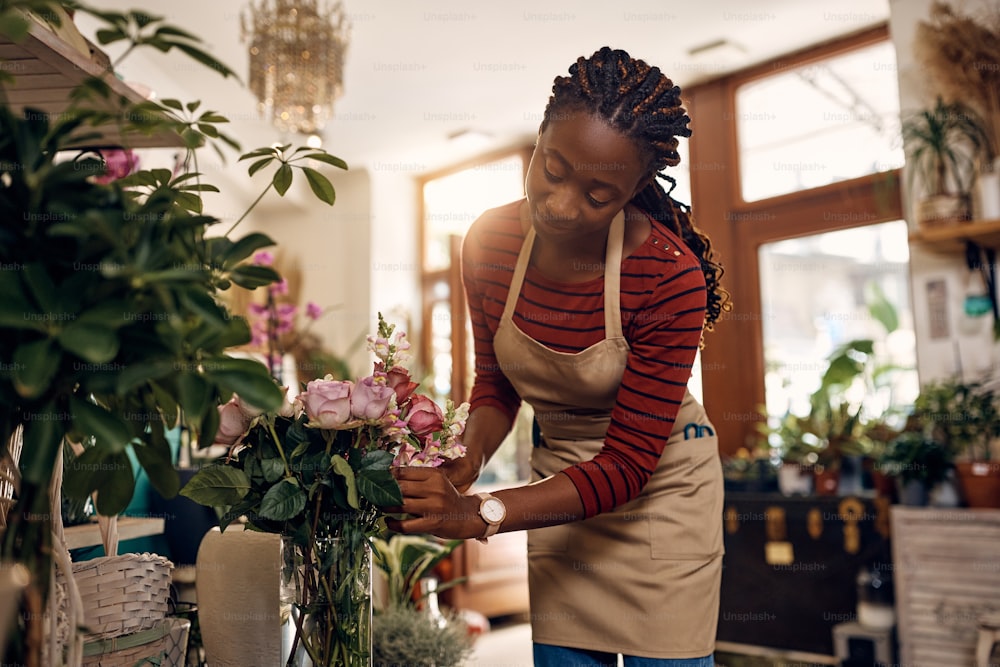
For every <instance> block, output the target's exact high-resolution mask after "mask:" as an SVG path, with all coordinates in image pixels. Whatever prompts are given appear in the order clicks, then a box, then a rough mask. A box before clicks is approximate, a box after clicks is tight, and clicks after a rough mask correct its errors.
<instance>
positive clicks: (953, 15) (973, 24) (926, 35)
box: [913, 0, 1000, 218]
mask: <svg viewBox="0 0 1000 667" xmlns="http://www.w3.org/2000/svg"><path fill="white" fill-rule="evenodd" d="M913 45H914V46H913V50H914V55H915V56H916V59H917V62H918V63H919V64H920V66H921V68H922V69H921V71H922V72H923V73H925V74H926V78H927V81H928V82H929V84H930V86H931V87H932V89H933V90H934V91H935V92H936V93H937V94H939V95H941V96H942V97H943V98H944V100H945V102H948V103H951V102H962V103H964V104H967V105H968V106H970V107H972V108H973V109H974V110H975V111H976V112H977V113H978V115H979V116H980V117H981V118H982V119H984V121H985V123H984V124H983V129H984V131H985V134H986V137H987V139H988V141H987V144H986V145H985V146H984V148H985V149H986V150H984V151H983V153H982V155H981V157H982V160H981V162H980V164H979V178H978V179H977V181H978V182H977V184H976V186H977V187H976V190H977V193H978V195H979V196H978V198H977V199H978V206H977V207H976V208H978V210H977V211H974V212H975V214H976V215H977V216H980V217H984V218H997V217H1000V160H998V156H1000V68H998V67H997V63H998V62H1000V12H997V11H996V10H995V8H992V9H986V8H985V5H984V10H983V11H980V12H970V11H964V10H963V9H962V8H960V7H959V6H956V5H953V4H951V3H947V2H941V1H940V0H938V1H936V2H934V3H933V4H932V5H931V8H930V13H929V15H928V18H927V19H926V20H923V21H920V22H919V23H917V32H916V38H915V39H914V40H913Z"/></svg>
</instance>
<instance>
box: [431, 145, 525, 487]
mask: <svg viewBox="0 0 1000 667" xmlns="http://www.w3.org/2000/svg"><path fill="white" fill-rule="evenodd" d="M529 158H530V151H529V150H527V149H526V150H523V151H521V150H519V151H514V152H508V153H507V154H505V155H499V156H494V157H492V158H486V159H484V160H481V161H478V162H476V163H473V164H471V165H469V166H466V167H460V168H456V169H451V170H447V171H445V172H444V173H442V174H439V175H436V176H431V177H429V178H427V179H426V180H425V181H424V183H423V187H422V190H421V198H422V204H423V232H422V247H423V249H422V253H421V264H422V266H421V280H422V294H423V308H422V312H423V327H422V328H421V331H422V337H421V360H422V365H423V367H424V368H425V369H426V370H427V378H426V379H424V380H423V384H424V385H425V386H427V387H430V388H431V389H432V390H433V394H435V396H436V398H437V399H438V400H443V399H445V398H451V399H452V400H454V401H455V402H456V403H459V402H461V401H464V400H467V399H468V397H469V393H470V391H471V389H472V382H473V377H474V368H475V366H474V362H475V359H474V352H473V346H472V325H471V323H470V322H469V318H468V315H467V312H466V309H465V293H464V289H463V286H462V281H461V265H460V256H461V255H460V253H461V247H462V239H463V238H464V237H465V233H466V232H467V231H468V229H469V226H470V225H471V224H472V223H473V222H474V221H475V220H476V218H478V217H479V216H480V214H482V213H483V212H484V211H486V210H487V209H490V208H493V207H495V206H500V205H501V204H506V203H508V202H511V201H514V200H515V199H518V198H520V197H523V196H524V175H525V169H526V168H527V164H528V159H529ZM530 443H531V411H530V409H529V408H528V407H527V406H524V408H523V409H522V410H521V413H520V414H519V416H518V421H517V423H516V424H515V425H514V429H513V432H512V433H511V435H510V436H509V437H508V439H507V441H506V442H504V444H503V445H501V447H500V449H499V450H498V452H497V454H496V455H495V456H494V457H493V459H492V460H491V461H490V464H489V466H488V467H487V468H486V470H484V471H483V474H482V475H481V476H480V480H481V481H482V482H483V483H487V484H488V483H493V482H498V483H499V482H516V481H523V480H525V479H526V478H527V477H528V468H527V453H528V451H529V447H530Z"/></svg>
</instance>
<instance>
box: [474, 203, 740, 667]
mask: <svg viewBox="0 0 1000 667" xmlns="http://www.w3.org/2000/svg"><path fill="white" fill-rule="evenodd" d="M529 215H530V214H529V213H528V211H527V208H526V206H522V208H521V216H522V221H525V222H527V220H526V219H525V218H526V216H529ZM624 227H625V224H624V215H623V214H622V213H619V214H618V216H616V217H615V219H614V221H613V222H612V224H611V229H610V232H609V236H608V247H607V258H606V264H605V267H606V268H605V275H604V327H605V340H603V341H601V342H599V343H595V344H594V345H592V346H590V347H588V348H587V349H585V350H583V351H582V352H579V353H576V354H569V353H564V352H557V351H554V350H552V349H550V348H547V347H545V346H544V345H542V344H541V343H539V342H537V341H535V340H533V339H532V338H529V337H528V336H527V335H526V334H525V333H524V332H522V331H521V330H520V329H518V327H517V325H515V324H514V322H513V321H512V319H511V317H512V315H513V312H514V308H515V306H516V304H517V300H518V296H519V294H520V291H521V286H522V284H523V282H524V274H525V271H526V269H527V265H528V260H529V258H530V256H531V247H532V244H533V242H534V238H535V233H534V229H533V228H529V230H528V233H527V236H526V238H525V240H524V243H523V245H522V247H521V253H520V256H519V257H518V261H517V265H516V266H515V269H514V276H513V278H512V279H511V285H510V290H509V292H508V295H507V304H506V308H505V309H504V313H503V317H502V318H501V320H500V323H499V326H498V328H497V333H496V336H495V337H494V349H495V352H496V357H497V360H498V363H499V364H500V367H501V368H502V369H503V370H504V373H505V374H506V376H507V377H508V378H509V379H510V381H511V383H512V384H513V386H514V388H515V389H516V390H517V392H518V393H519V394H520V396H521V398H522V399H523V400H524V401H526V402H527V403H528V404H530V405H531V406H532V407H533V408H534V410H535V416H536V419H537V420H538V423H539V427H540V429H541V432H542V437H543V441H542V444H541V446H538V447H535V448H534V449H533V451H532V455H531V467H532V471H533V473H532V481H536V480H538V479H543V478H545V477H548V476H551V475H554V474H556V473H558V472H559V471H561V470H563V469H565V468H567V467H569V466H571V465H573V464H575V463H578V462H581V461H587V460H590V459H591V458H593V457H594V456H595V455H596V454H597V453H598V452H599V451H600V450H601V448H602V447H603V445H604V437H605V434H606V432H607V429H608V425H609V423H610V419H611V410H612V408H613V406H614V403H615V397H616V395H617V393H618V386H619V385H620V384H621V379H622V374H623V372H624V369H625V362H626V358H627V356H628V352H629V348H628V343H627V342H626V340H625V338H624V336H623V334H622V326H621V313H620V309H619V291H620V290H619V288H620V271H621V258H622V246H623V240H624ZM685 427H687V428H685ZM722 510H723V485H722V466H721V463H720V460H719V453H718V442H717V440H716V437H715V435H714V431H713V430H712V429H711V427H710V424H709V421H708V419H707V417H706V415H705V411H704V409H703V408H702V407H701V405H700V404H699V403H698V402H697V401H696V400H695V399H694V398H693V397H692V396H691V395H690V394H689V393H687V392H685V395H684V401H683V404H682V405H681V408H680V411H679V413H678V415H677V420H676V422H675V424H674V428H673V431H672V433H671V435H670V438H669V440H668V441H667V446H666V448H665V449H664V450H663V456H662V457H661V459H660V463H659V464H658V466H657V468H656V470H655V471H654V473H653V475H652V478H651V479H650V480H649V483H648V484H647V485H646V487H645V488H644V489H643V491H642V493H641V494H640V496H639V497H637V498H635V499H633V500H632V501H630V502H628V503H626V504H624V505H621V506H620V507H618V508H617V509H615V510H613V511H610V512H605V513H603V514H599V515H597V516H595V517H592V518H590V519H587V520H585V521H577V522H573V523H568V524H564V525H559V526H551V527H549V528H540V529H536V530H531V531H528V578H529V588H530V599H531V624H532V639H533V641H535V642H539V643H543V644H555V645H559V646H569V647H574V648H582V649H591V650H600V651H609V652H613V653H622V654H625V655H637V656H642V657H649V658H698V657H702V656H706V655H709V654H710V653H712V652H713V651H714V649H715V632H716V625H717V622H718V611H719V587H720V582H721V576H722V553H723V546H722Z"/></svg>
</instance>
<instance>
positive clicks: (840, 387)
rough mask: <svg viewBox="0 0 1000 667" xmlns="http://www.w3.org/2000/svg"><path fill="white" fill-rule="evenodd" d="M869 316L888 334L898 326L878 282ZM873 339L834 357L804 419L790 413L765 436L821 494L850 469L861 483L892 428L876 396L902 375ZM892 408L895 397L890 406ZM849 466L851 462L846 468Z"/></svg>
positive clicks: (838, 351) (835, 486)
mask: <svg viewBox="0 0 1000 667" xmlns="http://www.w3.org/2000/svg"><path fill="white" fill-rule="evenodd" d="M867 301H868V312H869V314H870V316H871V317H872V319H873V320H875V321H877V322H878V323H879V324H880V325H881V326H882V328H883V329H885V331H886V333H892V332H893V331H895V330H896V328H897V327H898V324H899V320H898V316H897V312H896V309H895V307H894V306H893V305H892V303H891V302H889V300H888V299H887V298H886V297H885V295H884V293H883V292H882V290H881V289H880V288H879V287H878V285H877V284H876V283H871V284H870V285H869V286H868V295H867ZM875 347H876V346H875V340H874V339H871V338H858V339H853V340H849V341H847V342H845V343H843V344H841V345H840V346H838V347H837V348H836V349H834V351H833V352H831V353H830V355H829V356H828V357H827V360H826V361H827V366H826V368H825V369H824V371H823V374H822V376H821V377H820V383H819V387H817V389H816V390H815V391H814V392H813V393H812V394H811V395H810V397H809V412H808V413H807V414H805V415H795V414H792V413H787V414H785V415H784V416H782V417H781V418H780V419H777V420H771V421H772V422H773V423H774V424H775V425H774V426H767V427H764V429H763V432H764V433H765V434H766V435H767V437H768V441H769V442H770V443H771V446H772V447H773V448H774V449H775V451H776V454H777V456H778V457H779V458H780V460H781V461H782V462H784V463H792V464H796V465H797V466H799V468H800V469H804V468H809V469H811V470H812V472H813V477H814V490H815V492H816V493H818V494H826V495H829V494H835V493H838V492H839V491H840V490H841V489H840V488H839V486H840V478H841V475H842V473H843V472H844V469H845V468H846V467H847V465H845V464H848V465H852V466H854V467H855V469H854V470H852V471H851V472H852V473H854V475H855V478H856V479H857V480H859V481H860V478H861V472H862V470H861V469H862V467H863V465H864V463H863V459H864V457H866V456H869V455H871V454H872V452H873V450H875V449H878V448H879V446H880V443H882V442H883V441H884V440H885V439H886V436H885V432H886V431H887V430H888V429H889V428H890V427H889V426H888V423H887V419H888V418H889V412H888V411H887V410H878V409H875V408H873V407H872V406H873V405H875V404H876V401H875V400H874V399H875V396H876V394H878V393H879V392H881V391H883V390H888V389H889V385H888V383H887V379H888V378H890V377H891V376H892V374H893V373H895V372H897V371H900V370H903V369H901V368H899V367H898V366H896V365H894V364H892V363H886V362H884V361H883V360H882V359H880V358H879V356H878V355H877V354H876V350H875ZM886 402H887V403H888V404H889V405H890V406H891V403H892V401H891V397H890V399H889V400H888V401H886ZM848 462H849V463H848Z"/></svg>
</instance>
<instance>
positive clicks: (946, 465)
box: [878, 430, 954, 505]
mask: <svg viewBox="0 0 1000 667" xmlns="http://www.w3.org/2000/svg"><path fill="white" fill-rule="evenodd" d="M878 467H879V469H880V470H881V471H882V472H884V473H885V474H886V475H888V476H890V477H892V478H894V479H896V480H898V485H899V500H900V502H902V503H903V504H904V505H926V504H927V496H928V493H929V492H930V490H931V489H932V488H934V486H935V485H937V484H939V483H941V482H943V481H945V480H946V479H947V478H948V474H949V472H950V471H951V470H952V469H953V467H954V454H953V453H952V451H951V450H950V449H949V448H947V447H943V446H942V445H941V444H940V443H938V442H935V441H934V440H933V439H931V438H929V437H928V436H927V435H926V434H925V433H923V432H922V431H921V430H905V431H903V432H902V433H900V434H899V435H898V436H897V437H896V438H894V439H893V440H891V441H890V442H889V443H888V445H887V447H886V448H885V450H884V451H883V452H882V454H881V456H880V457H879V459H878Z"/></svg>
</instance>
